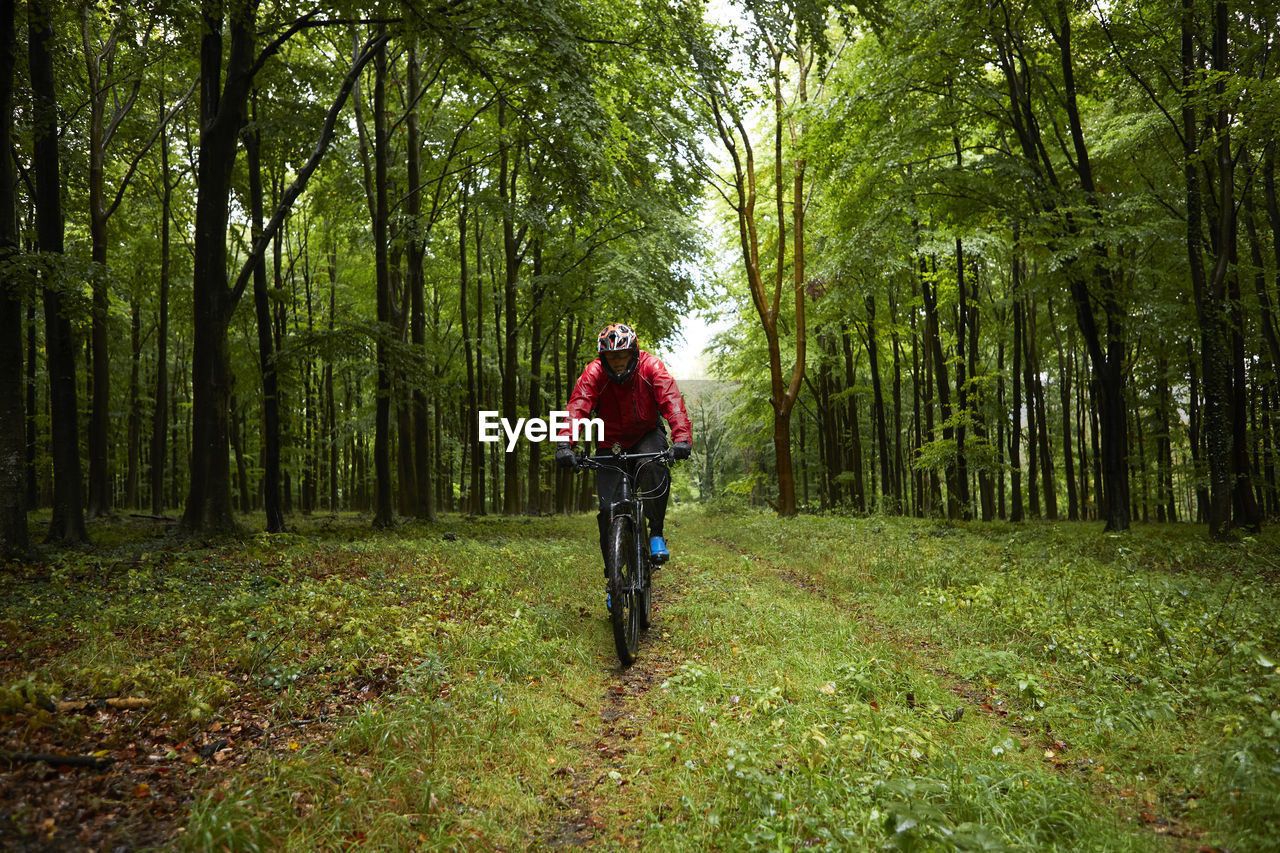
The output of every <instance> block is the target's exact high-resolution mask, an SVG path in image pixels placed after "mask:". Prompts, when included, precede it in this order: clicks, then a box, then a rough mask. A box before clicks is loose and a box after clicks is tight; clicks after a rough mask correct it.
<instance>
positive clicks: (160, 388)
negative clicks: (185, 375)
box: [151, 94, 173, 515]
mask: <svg viewBox="0 0 1280 853" xmlns="http://www.w3.org/2000/svg"><path fill="white" fill-rule="evenodd" d="M164 111H165V107H164V96H163V94H162V95H161V98H160V112H161V114H163V113H164ZM172 204H173V183H172V182H171V181H170V179H169V130H168V126H167V125H166V126H165V128H163V129H162V130H161V131H160V276H159V281H158V282H157V283H156V286H157V290H158V291H159V292H158V293H157V296H156V299H157V303H158V304H157V307H156V311H157V313H158V315H159V316H158V317H157V320H156V390H155V407H154V408H153V409H152V423H151V512H152V514H153V515H160V513H162V512H164V507H165V500H164V461H165V436H166V435H167V432H168V430H167V427H168V413H169V412H168V401H169V400H168V395H169V251H170V250H169V220H170V217H171V212H170V208H171V206H172Z"/></svg>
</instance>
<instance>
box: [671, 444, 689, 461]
mask: <svg viewBox="0 0 1280 853" xmlns="http://www.w3.org/2000/svg"><path fill="white" fill-rule="evenodd" d="M690 450H692V448H691V447H689V442H687V441H677V442H676V443H675V444H673V445H671V458H672V459H676V460H680V459H688V458H689V451H690Z"/></svg>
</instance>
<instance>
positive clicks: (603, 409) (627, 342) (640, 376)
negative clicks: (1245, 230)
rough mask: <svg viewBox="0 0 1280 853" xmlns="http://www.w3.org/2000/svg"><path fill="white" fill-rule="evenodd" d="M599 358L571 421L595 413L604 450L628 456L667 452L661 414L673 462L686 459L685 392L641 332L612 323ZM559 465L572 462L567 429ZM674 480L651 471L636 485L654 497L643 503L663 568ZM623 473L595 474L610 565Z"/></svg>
mask: <svg viewBox="0 0 1280 853" xmlns="http://www.w3.org/2000/svg"><path fill="white" fill-rule="evenodd" d="M597 350H598V352H599V358H597V359H594V360H593V361H592V362H591V363H590V364H588V365H587V366H586V368H585V369H584V370H583V371H582V375H581V376H580V377H578V382H577V384H576V385H574V386H573V394H572V395H571V396H570V398H569V406H568V413H569V420H570V422H571V423H572V422H573V421H574V420H578V419H583V418H587V417H588V416H590V414H591V412H592V411H593V410H594V411H595V412H596V414H597V416H598V417H600V419H601V420H603V421H604V441H602V442H600V447H601V448H606V449H607V448H610V447H612V446H613V445H615V444H617V445H620V446H621V447H622V449H623V450H624V451H626V452H628V453H656V452H660V451H662V450H665V449H666V447H667V440H666V434H665V432H664V431H663V429H662V426H661V424H660V423H659V421H658V415H659V414H661V415H662V417H664V418H666V420H667V423H669V424H670V425H671V439H672V441H673V442H674V443H673V444H672V445H671V456H672V458H673V459H688V458H689V451H690V449H691V448H692V447H693V425H692V424H691V423H690V422H689V414H688V412H686V411H685V408H684V398H682V397H681V396H680V389H679V388H677V387H676V382H675V380H674V379H672V378H671V374H670V373H668V372H667V368H666V366H665V365H664V364H663V363H662V361H661V359H659V358H658V357H657V356H655V355H652V354H650V353H647V352H645V351H644V350H642V349H640V346H639V342H638V340H637V338H636V333H635V332H634V331H633V330H632V329H631V327H630V326H626V325H624V324H622V323H610V324H609V325H607V326H605V327H604V328H603V329H601V330H600V336H599V338H598V346H597ZM555 440H556V441H557V442H560V444H559V445H558V446H557V447H556V462H557V463H559V464H560V465H561V466H562V467H564V468H572V467H573V466H574V464H575V456H574V452H573V444H572V442H570V441H569V436H568V429H567V428H566V429H564V430H562V431H561V432H560V434H559V435H557V436H556V437H555ZM669 477H670V475H669V474H668V473H667V469H666V468H664V467H661V466H658V465H646V466H644V468H643V469H642V470H641V472H640V482H639V487H640V488H641V489H643V490H644V491H645V492H646V493H647V494H650V495H653V498H652V499H651V500H648V501H646V502H645V505H644V508H645V517H646V518H647V519H648V522H649V533H650V539H649V553H650V555H651V556H652V558H653V561H654V562H659V563H660V562H665V561H666V560H667V558H668V557H669V556H670V553H669V552H668V550H667V543H666V540H665V539H664V538H663V535H662V534H663V529H662V526H663V521H664V519H665V518H666V515H667V492H668V491H669V490H668V488H667V485H668V479H669ZM621 482H622V472H620V471H619V470H618V469H616V468H611V467H605V468H600V469H597V471H596V492H597V494H598V495H599V507H600V511H599V513H598V514H597V516H596V518H597V521H598V522H599V525H600V552H601V554H604V555H605V560H606V561H607V560H608V555H607V544H606V539H607V537H608V531H609V506H610V504H612V503H613V502H614V501H616V500H617V499H618V490H619V487H620V485H621ZM608 571H609V570H608V566H607V565H606V566H605V574H606V576H607V575H608Z"/></svg>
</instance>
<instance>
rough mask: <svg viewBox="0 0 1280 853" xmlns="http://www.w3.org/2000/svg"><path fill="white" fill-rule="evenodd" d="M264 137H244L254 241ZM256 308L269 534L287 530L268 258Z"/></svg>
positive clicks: (258, 274) (259, 277) (258, 267)
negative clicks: (282, 481)
mask: <svg viewBox="0 0 1280 853" xmlns="http://www.w3.org/2000/svg"><path fill="white" fill-rule="evenodd" d="M255 112H256V106H255ZM260 138H261V135H260V132H259V130H258V129H257V127H256V124H255V127H254V129H253V130H252V131H249V132H246V133H245V134H244V148H245V160H246V163H247V165H248V167H249V207H250V216H251V217H252V222H253V231H252V234H253V239H254V240H257V239H259V238H260V237H261V236H262V227H263V224H262V217H263V210H262V207H263V205H262V201H263V200H262V167H261V164H262V161H261V148H260ZM253 307H254V315H255V317H256V318H257V321H258V322H257V325H258V364H259V366H260V367H261V369H262V503H263V508H264V509H265V511H266V516H267V519H266V522H267V532H268V533H280V532H282V531H283V530H284V529H285V523H284V509H283V507H282V506H281V500H280V399H279V383H278V378H277V375H276V354H275V336H274V335H273V334H272V327H271V323H272V319H271V304H270V301H269V298H268V293H267V260H266V258H265V257H262V258H259V260H258V263H256V264H254V266H253Z"/></svg>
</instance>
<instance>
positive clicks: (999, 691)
mask: <svg viewBox="0 0 1280 853" xmlns="http://www.w3.org/2000/svg"><path fill="white" fill-rule="evenodd" d="M669 527H670V531H669V532H670V537H669V538H670V541H671V542H672V545H673V550H674V553H675V560H674V562H673V563H672V564H671V565H669V566H667V567H666V568H664V569H663V570H662V571H661V572H660V573H659V574H658V576H657V579H656V582H657V599H656V609H655V619H654V626H653V628H652V629H651V630H650V631H649V632H648V633H647V635H646V636H645V637H644V639H643V640H642V646H641V657H640V659H639V660H638V661H637V663H636V664H635V665H634V666H633V667H631V668H630V669H629V670H626V671H620V670H619V668H618V666H617V662H616V659H615V658H614V652H613V647H612V638H611V635H610V633H609V628H608V625H607V622H606V617H605V612H604V607H603V600H602V599H603V578H602V577H601V574H600V571H599V562H598V561H599V555H598V552H597V550H596V548H595V542H594V540H595V536H594V522H593V520H592V519H590V518H589V517H579V518H571V519H535V520H525V519H516V520H478V521H474V522H462V521H459V520H456V519H453V520H447V521H445V522H442V523H441V524H438V525H432V526H426V527H422V526H407V527H405V528H402V529H400V530H397V531H396V532H394V533H392V534H381V535H379V534H373V533H371V532H369V531H368V530H367V529H366V528H365V527H364V526H363V525H361V524H357V523H353V522H345V521H334V520H329V521H318V522H317V524H316V525H315V527H314V529H311V530H308V531H307V534H306V535H305V536H299V535H284V536H260V537H257V538H256V539H254V540H252V541H250V542H247V543H245V544H244V545H239V546H227V547H220V548H212V549H208V550H204V551H195V550H191V549H183V550H177V549H176V548H174V549H173V550H162V551H160V552H155V551H154V549H153V548H151V547H149V546H148V545H147V543H145V542H142V541H139V540H138V537H137V534H136V532H130V531H123V532H122V533H121V534H120V537H121V541H120V542H119V544H118V545H117V546H115V547H114V548H113V549H103V550H102V552H101V553H98V554H95V555H88V556H86V557H85V558H84V559H83V560H81V561H76V560H70V561H68V560H65V559H64V560H63V561H61V562H60V563H57V564H50V565H47V566H43V567H37V568H36V569H34V570H31V571H29V572H27V573H26V574H23V575H13V574H11V575H9V576H6V577H4V579H3V583H2V584H0V585H2V586H3V588H2V589H0V595H3V596H4V597H3V600H4V601H5V602H7V603H6V604H5V605H4V610H3V611H2V612H0V644H2V645H0V651H2V652H3V654H0V684H4V685H7V688H6V690H5V692H4V694H2V695H0V700H2V701H0V736H2V737H3V744H2V745H0V749H4V750H7V751H9V752H14V751H19V750H27V751H37V748H38V750H39V751H63V752H75V753H78V754H94V753H96V754H99V755H102V756H105V757H109V758H111V759H114V764H113V765H112V767H111V769H110V770H107V771H84V770H80V771H68V770H61V771H59V770H56V769H54V768H49V767H48V766H46V765H42V764H29V763H18V764H9V765H5V764H0V788H3V791H4V793H3V794H0V840H2V841H3V842H4V844H0V846H6V847H12V848H13V849H30V850H36V849H47V848H49V847H55V848H59V849H77V848H79V849H89V848H95V849H101V848H103V847H106V846H114V845H115V844H118V843H121V842H124V843H125V844H126V846H127V847H136V846H143V847H145V846H147V845H149V844H156V845H161V846H178V847H185V848H187V849H196V850H216V849H231V850H277V849H284V850H316V849H325V850H336V849H345V848H347V847H351V846H359V847H361V848H370V849H386V850H403V849H482V850H484V849H490V850H522V849H546V848H559V849H566V848H567V849H593V850H595V849H600V850H614V849H640V848H643V849H646V850H671V851H684V850H690V851H692V850H704V849H720V850H798V849H819V850H821V849H827V850H871V849H881V848H883V847H885V846H889V847H892V848H897V849H905V850H920V849H962V850H970V849H982V850H1001V849H1023V850H1055V849H1056V850H1118V851H1123V850H1196V849H1201V848H1207V849H1210V850H1212V849H1217V848H1221V849H1227V848H1229V849H1231V850H1235V851H1242V850H1269V849H1276V847H1275V844H1274V839H1275V838H1276V837H1280V738H1278V737H1277V729H1280V689H1278V688H1280V676H1277V674H1276V667H1275V664H1274V663H1272V661H1274V660H1276V659H1277V649H1276V636H1277V632H1276V630H1275V629H1276V627H1277V624H1276V623H1277V617H1276V613H1277V607H1276V604H1277V603H1278V602H1277V583H1276V572H1275V568H1274V567H1273V566H1271V565H1270V563H1269V558H1268V557H1267V556H1266V555H1267V554H1268V553H1274V550H1272V551H1270V552H1269V551H1267V550H1266V549H1267V548H1269V547H1273V546H1274V542H1269V541H1267V542H1261V543H1247V544H1245V545H1243V546H1237V547H1236V548H1229V549H1216V550H1215V549H1211V548H1209V547H1207V546H1206V545H1205V544H1204V543H1202V542H1200V541H1199V538H1198V531H1194V530H1186V531H1184V530H1181V529H1179V528H1173V529H1162V528H1150V529H1143V530H1138V531H1135V532H1134V533H1133V534H1131V535H1130V536H1128V537H1124V538H1121V539H1111V538H1108V537H1103V536H1101V535H1100V534H1099V533H1098V532H1097V531H1096V530H1093V529H1092V528H1091V527H1084V526H1078V525H1025V526H1018V527H1013V526H1007V525H1003V526H1002V525H989V526H979V525H972V526H956V527H952V526H941V525H938V524H936V523H932V522H917V521H912V520H884V519H865V520H849V519H836V518H801V519H796V520H793V521H789V522H785V523H784V522H780V521H778V520H777V519H774V518H772V517H768V516H760V515H755V514H737V515H732V514H731V515H715V514H704V513H701V512H696V511H688V510H686V511H681V512H676V513H674V514H673V518H672V519H671V520H670V521H669ZM131 537H132V538H131ZM103 696H132V697H141V698H145V699H146V700H147V702H148V703H149V704H147V706H146V707H143V708H135V709H116V708H109V707H98V708H96V709H94V710H93V713H92V714H90V713H84V712H80V713H68V712H63V711H55V712H49V711H47V710H42V709H41V708H40V707H39V705H40V704H41V703H40V700H41V699H42V698H43V697H49V698H51V699H62V698H93V697H103Z"/></svg>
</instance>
